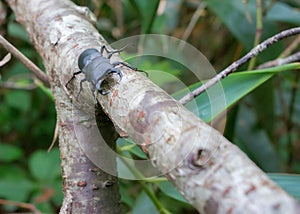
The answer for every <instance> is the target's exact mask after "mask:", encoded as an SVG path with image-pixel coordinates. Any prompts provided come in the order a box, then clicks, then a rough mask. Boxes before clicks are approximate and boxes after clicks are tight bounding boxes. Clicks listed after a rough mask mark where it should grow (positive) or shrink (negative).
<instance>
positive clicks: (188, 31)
mask: <svg viewBox="0 0 300 214" xmlns="http://www.w3.org/2000/svg"><path fill="white" fill-rule="evenodd" d="M205 6H206V5H205V3H204V2H201V3H199V5H198V7H197V9H196V11H195V12H194V14H193V16H192V18H191V21H190V23H189V25H188V26H187V28H186V30H185V31H184V34H183V36H182V38H181V39H182V40H184V41H186V40H187V39H188V38H189V36H190V35H191V32H192V30H193V29H194V27H195V25H196V23H197V21H198V19H199V17H200V15H201V12H202V11H203V10H204V8H205ZM181 44H183V43H181Z"/></svg>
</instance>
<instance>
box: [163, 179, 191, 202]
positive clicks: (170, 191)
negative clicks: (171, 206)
mask: <svg viewBox="0 0 300 214" xmlns="http://www.w3.org/2000/svg"><path fill="white" fill-rule="evenodd" d="M158 187H159V188H160V190H161V191H162V192H163V193H164V194H166V195H167V196H169V197H171V198H173V199H176V200H178V201H181V202H184V203H188V202H187V200H185V198H184V197H183V196H182V195H181V194H180V193H179V192H178V190H177V189H175V187H174V186H173V185H172V184H171V183H170V182H169V181H162V182H159V183H158Z"/></svg>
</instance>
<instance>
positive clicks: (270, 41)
mask: <svg viewBox="0 0 300 214" xmlns="http://www.w3.org/2000/svg"><path fill="white" fill-rule="evenodd" d="M297 34H300V27H296V28H291V29H288V30H285V31H282V32H280V33H278V34H276V35H274V36H272V37H270V38H269V39H267V40H265V41H264V42H262V43H260V44H259V45H258V46H256V47H255V48H253V49H252V50H251V51H250V52H248V53H247V54H246V55H245V56H243V57H242V58H240V59H239V60H237V61H235V62H233V63H232V64H231V65H230V66H228V67H227V68H226V69H224V70H223V71H221V72H220V73H219V74H217V75H216V76H214V77H213V78H211V79H210V80H208V81H207V82H206V83H205V84H203V85H201V86H200V87H199V88H197V89H195V90H194V91H192V92H191V93H188V94H186V95H185V96H184V97H182V98H181V99H180V100H179V102H180V103H181V104H183V105H184V104H186V103H188V102H190V101H191V100H192V99H194V98H195V97H197V96H198V95H199V94H201V93H202V92H203V91H205V90H206V89H208V88H209V87H211V86H212V85H214V84H215V83H217V82H218V81H220V80H221V79H223V78H225V77H226V76H228V75H229V74H231V73H232V72H234V71H236V70H237V69H238V68H239V67H240V66H241V65H243V64H244V63H246V62H248V61H249V60H250V59H251V58H252V57H255V56H257V55H258V54H259V53H261V52H262V51H264V50H265V49H267V48H268V47H269V46H270V45H272V44H274V43H277V42H278V41H280V40H282V39H284V38H287V37H290V36H294V35H297Z"/></svg>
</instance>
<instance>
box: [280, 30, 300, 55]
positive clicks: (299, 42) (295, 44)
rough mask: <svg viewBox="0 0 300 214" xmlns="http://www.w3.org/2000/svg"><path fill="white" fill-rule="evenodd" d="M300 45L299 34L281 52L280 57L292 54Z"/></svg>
mask: <svg viewBox="0 0 300 214" xmlns="http://www.w3.org/2000/svg"><path fill="white" fill-rule="evenodd" d="M299 45H300V35H299V36H297V37H296V38H295V39H294V40H293V41H292V43H291V44H289V46H288V47H287V48H286V49H285V50H284V51H283V52H282V53H281V54H280V56H279V58H284V57H286V56H288V55H290V54H291V53H292V52H293V51H294V50H295V49H296V48H297V47H298V46H299Z"/></svg>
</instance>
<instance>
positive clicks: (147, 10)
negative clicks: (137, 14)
mask: <svg viewBox="0 0 300 214" xmlns="http://www.w3.org/2000/svg"><path fill="white" fill-rule="evenodd" d="M136 4H137V6H138V7H139V11H141V15H142V20H141V24H142V33H150V32H151V26H152V25H153V22H154V19H155V16H156V11H157V8H158V4H159V1H158V0H152V1H145V0H136Z"/></svg>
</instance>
